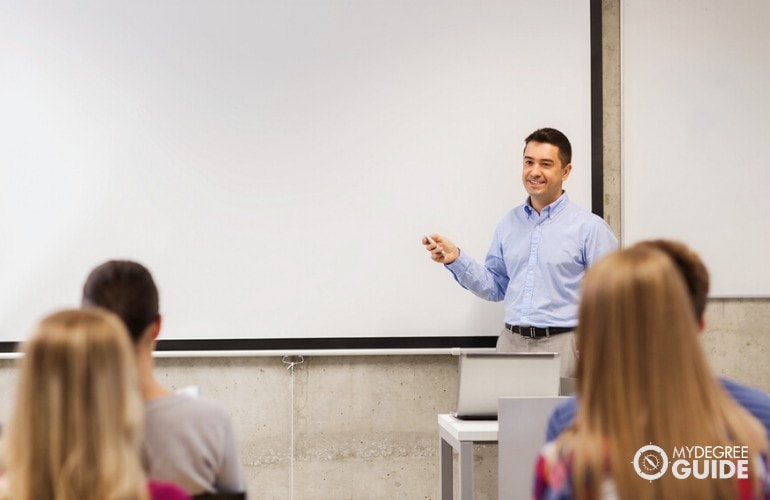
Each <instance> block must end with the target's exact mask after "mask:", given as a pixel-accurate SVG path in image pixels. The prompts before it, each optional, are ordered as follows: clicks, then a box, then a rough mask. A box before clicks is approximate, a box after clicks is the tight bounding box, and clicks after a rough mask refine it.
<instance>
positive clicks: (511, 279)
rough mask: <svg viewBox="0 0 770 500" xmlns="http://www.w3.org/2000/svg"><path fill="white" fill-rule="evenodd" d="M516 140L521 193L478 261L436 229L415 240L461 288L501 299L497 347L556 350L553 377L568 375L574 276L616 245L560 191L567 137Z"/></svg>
mask: <svg viewBox="0 0 770 500" xmlns="http://www.w3.org/2000/svg"><path fill="white" fill-rule="evenodd" d="M524 142H525V146H524V160H523V169H522V176H521V180H522V182H523V184H524V188H525V189H526V191H527V193H528V195H529V196H528V197H527V200H526V202H525V203H524V204H522V205H519V206H518V207H516V208H514V209H513V210H511V211H510V212H508V213H507V214H505V216H503V218H502V219H501V220H500V222H499V223H498V225H497V228H496V229H495V233H494V235H493V236H492V243H491V244H490V246H489V251H488V252H487V256H486V259H485V260H484V264H481V263H479V262H477V261H476V260H474V259H473V258H472V257H470V256H469V255H468V254H467V253H465V252H461V251H460V248H459V247H457V246H456V245H455V244H454V243H452V242H451V241H450V240H449V239H448V238H446V237H445V236H443V235H441V234H431V235H429V236H426V237H424V238H423V240H422V244H423V245H425V248H426V249H427V250H428V251H429V252H430V255H431V258H432V259H433V260H434V261H435V262H439V263H441V264H444V265H445V266H446V267H447V269H449V270H450V271H451V272H452V274H453V275H454V277H455V280H457V282H458V283H459V284H460V285H461V286H462V287H463V288H466V289H468V290H470V291H471V292H473V293H474V294H475V295H477V296H478V297H481V298H482V299H485V300H491V301H501V300H502V301H504V302H505V318H504V328H503V329H502V332H501V333H500V337H499V339H498V342H497V350H498V351H501V352H520V351H548V352H559V353H560V354H561V376H562V377H563V378H572V377H574V376H575V375H574V373H575V366H576V362H577V361H576V360H577V358H576V350H575V336H574V329H575V326H576V325H577V302H578V292H579V287H580V281H581V279H582V278H583V274H584V273H585V271H586V269H587V268H588V266H589V265H590V264H591V263H593V262H594V261H595V260H597V259H598V258H599V257H601V256H602V255H604V254H606V253H608V252H610V251H612V250H615V249H616V248H617V246H618V242H617V239H616V238H615V235H614V234H613V233H612V230H611V229H610V227H609V225H607V223H606V222H605V221H604V220H602V218H601V217H598V216H596V215H594V214H592V213H591V212H589V211H587V210H584V209H582V208H580V207H579V206H577V205H575V204H574V203H572V202H571V201H570V199H569V197H568V196H567V194H566V193H565V191H564V190H563V189H562V187H563V183H564V181H566V180H567V178H568V177H569V175H570V172H572V146H571V144H570V142H569V140H568V139H567V137H566V136H565V135H564V134H563V133H561V132H560V131H558V130H556V129H553V128H541V129H538V130H535V131H534V132H532V133H531V134H530V135H529V136H527V138H526V139H525V140H524Z"/></svg>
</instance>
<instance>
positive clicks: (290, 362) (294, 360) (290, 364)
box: [281, 355, 305, 500]
mask: <svg viewBox="0 0 770 500" xmlns="http://www.w3.org/2000/svg"><path fill="white" fill-rule="evenodd" d="M281 362H282V363H283V364H285V365H286V369H287V370H289V372H291V394H290V399H291V417H290V421H289V422H290V429H289V434H290V435H291V444H290V447H291V448H290V450H289V457H290V461H291V462H290V465H289V491H290V492H291V493H290V494H291V500H294V367H295V366H297V365H301V364H302V363H304V362H305V358H304V357H303V356H301V355H300V356H284V357H283V358H281Z"/></svg>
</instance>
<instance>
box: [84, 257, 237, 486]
mask: <svg viewBox="0 0 770 500" xmlns="http://www.w3.org/2000/svg"><path fill="white" fill-rule="evenodd" d="M83 305H85V306H98V307H103V308H105V309H107V310H110V311H112V312H114V313H115V314H117V315H118V316H120V318H121V319H122V320H123V322H124V323H125V325H126V326H127V327H128V330H129V334H130V336H131V339H132V341H133V344H134V352H135V354H136V360H137V366H138V368H139V388H140V390H141V394H142V397H143V399H144V401H145V409H146V420H147V424H146V430H145V438H144V442H143V443H142V460H143V462H144V464H145V466H146V468H147V470H148V473H149V476H150V477H151V478H153V479H158V480H164V481H172V482H174V483H177V484H180V485H182V486H183V487H184V488H185V490H187V492H188V493H189V494H191V495H198V494H201V493H228V492H240V491H245V481H244V478H243V471H242V468H241V463H240V458H239V456H238V447H237V445H236V440H235V435H234V432H233V428H232V424H231V422H230V418H229V416H228V415H227V412H225V410H224V409H223V408H222V407H221V406H220V405H218V404H216V403H214V402H213V401H209V400H205V399H200V398H193V397H190V396H188V395H182V394H175V393H173V392H171V391H170V390H168V389H167V388H165V387H163V386H162V385H161V384H160V382H158V380H157V379H156V378H155V375H154V374H153V356H152V353H153V351H154V350H155V345H156V343H157V338H158V335H159V333H160V328H161V315H160V309H159V300H158V289H157V287H156V286H155V282H154V280H153V278H152V275H151V274H150V272H149V271H148V270H147V268H145V267H144V266H142V265H141V264H139V263H137V262H132V261H120V260H113V261H109V262H106V263H104V264H102V265H100V266H98V267H97V268H95V269H94V270H93V271H92V272H91V274H90V275H89V276H88V279H87V280H86V282H85V284H84V286H83Z"/></svg>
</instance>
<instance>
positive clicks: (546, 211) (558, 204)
mask: <svg viewBox="0 0 770 500" xmlns="http://www.w3.org/2000/svg"><path fill="white" fill-rule="evenodd" d="M568 203H569V196H567V192H566V191H564V190H562V192H561V196H559V199H557V200H556V201H554V202H553V203H551V204H550V205H546V206H545V207H543V210H542V211H541V213H540V217H548V218H549V219H550V218H552V217H555V216H556V215H558V214H559V212H561V211H562V210H564V208H565V207H566V206H567V204H568ZM524 210H525V211H526V212H527V217H530V216H531V215H532V214H533V213H534V214H537V212H535V209H534V208H532V205H530V204H529V196H527V201H526V202H525V203H524Z"/></svg>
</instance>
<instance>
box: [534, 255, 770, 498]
mask: <svg viewBox="0 0 770 500" xmlns="http://www.w3.org/2000/svg"><path fill="white" fill-rule="evenodd" d="M691 310H692V307H691V301H690V298H689V296H688V292H687V289H686V285H685V283H684V280H683V279H682V276H681V273H679V272H678V271H677V269H676V266H675V264H674V263H673V262H672V260H671V258H670V257H669V256H668V255H666V253H665V252H663V251H661V250H660V249H658V248H655V247H654V246H652V245H636V246H634V247H631V248H628V249H625V250H622V251H619V252H614V253H612V254H610V255H608V256H606V257H605V258H603V259H601V260H600V261H599V262H597V263H596V264H594V265H593V266H591V269H589V270H588V272H587V273H586V277H585V279H584V282H583V287H582V291H581V297H580V308H579V313H578V314H579V323H578V329H577V332H576V335H577V342H578V349H579V352H580V358H579V359H578V395H579V397H580V405H579V406H578V409H577V414H576V415H575V420H574V423H573V424H572V425H571V426H570V427H569V428H568V429H567V430H565V431H564V432H563V433H562V434H561V435H560V436H559V437H558V438H557V439H556V440H555V441H551V442H548V443H547V444H546V445H545V446H544V447H543V449H542V451H541V453H540V456H539V457H538V461H537V465H536V468H535V480H534V495H533V497H534V498H536V499H538V500H539V499H549V500H551V499H563V500H566V499H571V498H576V499H620V500H644V499H649V500H667V499H671V500H678V499H690V498H692V499H696V498H697V499H706V498H708V499H717V498H718V499H732V498H734V499H742V500H743V499H745V500H748V499H757V498H770V483H768V475H767V453H768V442H767V435H766V433H765V430H764V428H763V427H762V425H761V424H760V423H759V422H758V421H757V420H756V419H755V418H754V417H752V416H751V415H750V414H749V413H748V412H747V411H746V410H745V409H743V408H742V407H741V406H740V405H738V404H737V403H736V402H735V401H734V400H733V399H732V398H730V396H729V395H728V394H727V393H726V392H725V391H724V390H723V389H722V387H721V386H720V385H719V384H718V383H717V382H716V380H715V379H714V376H713V375H712V374H711V370H710V368H709V366H708V362H707V361H706V357H705V355H704V353H703V350H702V349H701V347H700V345H699V343H698V339H697V336H696V335H695V332H696V330H697V328H698V325H697V322H696V320H695V317H694V316H693V315H692V314H691ZM696 446H699V447H701V448H702V449H712V448H713V449H722V450H725V449H727V450H729V451H727V452H726V454H719V452H717V454H719V456H716V457H708V458H720V459H724V460H700V461H699V462H700V465H698V463H692V462H688V464H686V466H687V467H691V469H692V470H691V472H692V473H691V474H684V473H683V472H684V471H683V469H682V468H681V467H680V466H679V465H677V462H679V460H676V462H674V460H675V458H676V456H677V455H676V449H677V447H678V448H679V449H685V448H687V447H690V448H693V447H696ZM648 449H654V451H649V450H648ZM645 450H648V451H646V452H645ZM735 450H741V452H740V453H739V452H737V451H735ZM642 453H645V454H644V455H642ZM682 453H684V452H682ZM664 456H665V457H666V458H664ZM668 457H672V458H671V460H672V462H673V463H672V464H671V467H668V462H667V460H668ZM690 458H692V457H690ZM698 458H701V459H702V458H703V457H702V456H701V457H698ZM717 462H719V465H717ZM724 462H727V464H725V463H724ZM708 466H710V471H709V469H707V467H708ZM730 466H732V467H733V473H731V474H723V473H716V472H717V471H725V472H726V471H729V470H730ZM669 468H670V469H671V470H668V469H669ZM699 470H700V473H699V472H698V471H699ZM704 470H705V471H708V472H706V473H705V474H703V471H704ZM736 470H738V471H741V472H738V473H735V471H736ZM688 472H690V471H689V470H688ZM701 474H702V476H701Z"/></svg>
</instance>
